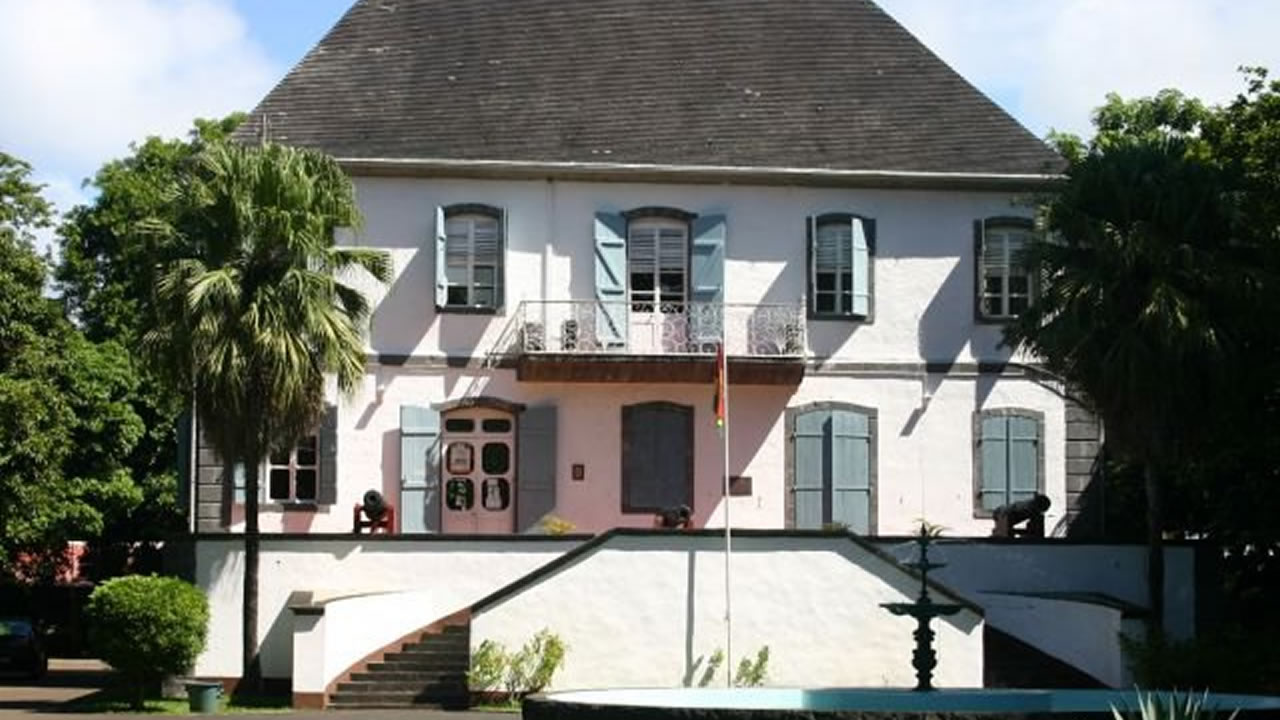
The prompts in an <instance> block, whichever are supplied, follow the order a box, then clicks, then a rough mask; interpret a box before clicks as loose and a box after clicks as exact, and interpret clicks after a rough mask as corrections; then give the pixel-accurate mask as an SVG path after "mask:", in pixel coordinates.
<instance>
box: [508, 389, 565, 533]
mask: <svg viewBox="0 0 1280 720" xmlns="http://www.w3.org/2000/svg"><path fill="white" fill-rule="evenodd" d="M556 420H557V413H556V408H555V406H554V405H548V406H542V407H531V408H528V409H526V410H525V411H524V412H523V413H522V414H521V415H520V419H519V421H518V424H517V432H516V531H517V532H529V531H530V530H534V529H536V528H537V527H538V522H539V521H540V520H542V518H543V517H545V516H546V515H547V514H548V513H551V512H552V511H554V510H555V509H556Z"/></svg>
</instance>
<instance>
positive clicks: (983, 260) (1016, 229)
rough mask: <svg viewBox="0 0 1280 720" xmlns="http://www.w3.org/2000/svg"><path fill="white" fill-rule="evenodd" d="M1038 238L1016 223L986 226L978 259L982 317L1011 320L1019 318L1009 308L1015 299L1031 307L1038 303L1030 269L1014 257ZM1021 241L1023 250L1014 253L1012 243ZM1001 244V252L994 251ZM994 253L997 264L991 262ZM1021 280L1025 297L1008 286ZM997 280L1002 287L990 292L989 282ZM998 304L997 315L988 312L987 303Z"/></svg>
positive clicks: (984, 226)
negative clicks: (1024, 288) (1017, 279)
mask: <svg viewBox="0 0 1280 720" xmlns="http://www.w3.org/2000/svg"><path fill="white" fill-rule="evenodd" d="M1034 238H1035V231H1034V230H1033V229H1032V228H1030V227H1023V226H1020V225H1017V224H1013V223H1000V222H992V223H984V225H983V230H982V251H981V254H980V256H979V257H978V258H977V262H978V288H977V291H978V311H979V313H981V315H982V317H984V318H987V319H991V320H1011V319H1013V318H1015V317H1017V316H1018V313H1015V312H1012V311H1011V310H1010V307H1009V306H1010V304H1011V302H1012V300H1013V299H1015V298H1021V299H1023V300H1025V301H1026V304H1027V305H1030V304H1031V303H1032V301H1033V300H1034V299H1035V285H1034V278H1033V277H1032V275H1031V271H1030V269H1028V268H1027V267H1026V266H1025V265H1022V264H1021V263H1019V262H1017V261H1016V259H1015V256H1016V255H1017V254H1018V253H1020V252H1023V251H1024V250H1026V248H1027V247H1028V246H1030V244H1031V242H1032V241H1033V240H1034ZM1015 239H1016V240H1018V241H1020V243H1021V247H1019V248H1018V249H1016V250H1011V249H1010V245H1011V244H1012V243H1011V242H1010V241H1011V240H1015ZM996 240H999V245H1000V247H999V250H998V251H995V250H993V245H995V244H996V242H995V241H996ZM993 252H999V253H1000V257H999V258H992V259H993V260H994V261H995V262H990V263H989V262H988V258H990V257H991V255H992V254H993ZM1015 277H1022V278H1025V279H1026V287H1027V290H1026V292H1025V293H1014V292H1012V291H1011V290H1010V289H1009V282H1010V280H1011V279H1012V278H1015ZM988 279H998V280H999V283H1000V286H999V290H998V291H996V292H988V290H987V280H988ZM989 300H995V301H996V302H997V304H998V307H997V308H995V309H994V310H995V311H994V312H993V311H992V309H990V308H989V304H988V301H989Z"/></svg>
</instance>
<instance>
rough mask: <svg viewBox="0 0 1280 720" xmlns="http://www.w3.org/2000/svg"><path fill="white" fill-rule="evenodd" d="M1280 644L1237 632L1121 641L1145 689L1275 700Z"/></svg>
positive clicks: (1260, 634)
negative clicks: (1249, 695)
mask: <svg viewBox="0 0 1280 720" xmlns="http://www.w3.org/2000/svg"><path fill="white" fill-rule="evenodd" d="M1278 641H1280V636H1277V635H1276V633H1274V632H1270V633H1269V632H1266V631H1256V630H1255V631H1253V632H1246V631H1244V630H1241V629H1234V630H1228V631H1219V632H1211V633H1205V634H1203V635H1200V636H1198V637H1195V638H1191V639H1188V640H1171V639H1169V638H1167V637H1165V636H1164V635H1163V634H1157V635H1155V636H1154V637H1153V638H1151V639H1145V638H1140V637H1129V636H1126V635H1121V636H1120V647H1121V648H1122V649H1123V650H1124V654H1125V658H1126V660H1128V662H1129V669H1130V670H1131V671H1132V672H1133V677H1134V680H1135V681H1136V682H1137V683H1138V685H1139V686H1141V687H1149V688H1212V689H1213V690H1215V691H1218V692H1242V693H1260V694H1271V693H1275V692H1277V691H1280V680H1277V678H1280V659H1278V658H1280V653H1277V652H1276V651H1275V650H1274V648H1275V647H1276V643H1277V642H1278Z"/></svg>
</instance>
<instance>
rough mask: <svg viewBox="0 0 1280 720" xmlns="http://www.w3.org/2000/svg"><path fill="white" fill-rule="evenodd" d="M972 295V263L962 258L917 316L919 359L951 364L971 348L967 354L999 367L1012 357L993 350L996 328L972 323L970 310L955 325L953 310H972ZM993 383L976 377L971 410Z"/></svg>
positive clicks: (981, 402) (982, 401) (991, 378)
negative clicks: (973, 402)
mask: <svg viewBox="0 0 1280 720" xmlns="http://www.w3.org/2000/svg"><path fill="white" fill-rule="evenodd" d="M966 257H967V256H966ZM976 292H977V290H976V288H974V284H973V261H972V259H969V260H966V259H965V258H964V257H962V258H961V260H960V261H959V262H957V263H956V264H955V265H953V266H952V268H951V271H950V272H948V273H947V277H946V279H944V280H943V282H942V285H941V286H939V287H938V291H937V292H936V293H934V296H933V297H932V298H931V299H930V300H929V304H928V305H927V306H926V307H925V309H924V312H923V313H921V315H920V328H919V332H918V335H917V338H918V342H919V351H920V357H922V358H924V359H925V361H926V362H928V363H930V364H946V365H951V364H954V363H956V362H958V361H959V360H960V357H961V354H962V353H963V352H964V349H965V347H966V346H971V351H972V352H973V353H974V355H975V356H976V358H977V359H978V361H979V362H981V363H993V364H1003V363H1006V362H1008V361H1009V358H1010V357H1011V356H1012V353H1011V352H1010V350H1009V348H998V347H996V346H997V345H998V343H999V336H1000V326H998V325H992V326H986V325H978V324H976V323H975V322H974V321H973V311H972V310H970V311H969V312H968V313H964V312H962V313H960V317H967V318H968V321H967V322H960V323H957V322H956V317H957V313H956V308H973V307H974V301H975V296H976ZM993 338H994V339H993ZM994 384H995V383H994V376H989V375H984V376H982V377H981V378H979V381H978V383H977V397H976V399H975V405H974V407H983V405H985V403H986V401H987V397H988V396H989V395H990V394H991V390H992V388H993V387H994ZM935 389H936V388H935Z"/></svg>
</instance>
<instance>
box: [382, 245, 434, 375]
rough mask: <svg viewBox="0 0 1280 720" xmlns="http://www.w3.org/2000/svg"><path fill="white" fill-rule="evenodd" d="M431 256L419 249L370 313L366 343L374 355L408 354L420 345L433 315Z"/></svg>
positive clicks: (432, 260)
mask: <svg viewBox="0 0 1280 720" xmlns="http://www.w3.org/2000/svg"><path fill="white" fill-rule="evenodd" d="M433 265H434V259H433V258H432V257H431V253H429V252H427V251H426V250H424V249H421V248H419V250H418V251H417V252H415V253H414V254H413V257H412V258H411V259H410V260H409V263H408V264H407V265H405V267H404V268H403V269H402V270H401V271H400V274H399V275H397V276H396V279H395V281H394V282H393V283H392V284H391V287H390V288H388V289H387V294H386V296H385V297H383V298H382V302H380V303H378V307H376V308H375V309H374V311H373V318H372V320H371V323H370V324H371V329H370V332H369V343H370V346H371V347H372V348H373V351H374V352H375V353H389V354H410V353H412V352H413V351H414V349H415V348H417V347H418V345H420V344H421V343H422V339H423V338H424V337H426V335H427V331H428V330H429V329H430V328H431V323H432V321H433V320H434V319H435V317H436V312H435V287H436V285H435V280H434V277H435V276H434V274H433V271H432V266H433Z"/></svg>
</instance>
